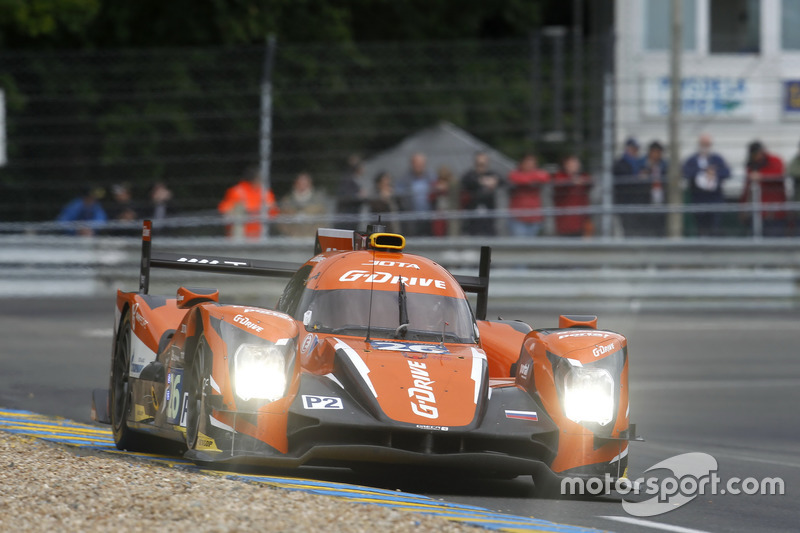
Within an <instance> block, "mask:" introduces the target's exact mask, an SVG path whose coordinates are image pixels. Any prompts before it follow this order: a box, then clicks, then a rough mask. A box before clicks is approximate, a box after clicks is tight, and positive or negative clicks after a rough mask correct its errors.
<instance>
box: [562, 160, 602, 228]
mask: <svg viewBox="0 0 800 533" xmlns="http://www.w3.org/2000/svg"><path fill="white" fill-rule="evenodd" d="M591 183H592V180H591V178H590V177H589V176H588V175H587V174H586V173H585V172H582V171H581V160H580V159H578V156H576V155H569V156H567V157H565V158H564V161H563V163H562V165H561V171H560V172H558V173H557V174H556V175H555V177H554V179H553V185H554V191H553V204H554V205H555V206H556V207H586V206H588V205H589V192H590V190H591V186H592V185H591ZM556 232H557V233H558V235H562V236H567V237H581V236H582V237H589V236H591V235H592V233H593V228H592V219H591V217H590V216H589V215H588V214H582V215H561V216H559V217H558V218H557V219H556Z"/></svg>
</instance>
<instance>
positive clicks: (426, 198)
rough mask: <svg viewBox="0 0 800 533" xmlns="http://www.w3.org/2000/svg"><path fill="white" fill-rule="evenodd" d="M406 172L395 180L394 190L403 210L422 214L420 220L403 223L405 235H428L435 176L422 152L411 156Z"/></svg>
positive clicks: (429, 232)
mask: <svg viewBox="0 0 800 533" xmlns="http://www.w3.org/2000/svg"><path fill="white" fill-rule="evenodd" d="M410 163H411V165H410V168H409V170H408V173H407V174H406V175H405V176H402V177H401V178H400V179H399V180H397V182H396V185H395V191H396V195H397V198H398V200H399V201H400V207H401V208H402V209H403V211H409V212H415V213H421V214H424V215H423V217H424V218H423V217H420V220H411V221H408V222H407V223H406V224H405V226H406V227H405V230H404V231H405V233H406V235H411V236H418V235H423V236H428V235H430V234H431V220H430V216H429V215H430V212H431V208H432V206H431V190H432V187H433V182H434V181H436V176H435V175H434V173H433V171H432V170H430V169H429V168H428V160H427V158H426V157H425V154H423V153H416V154H414V155H412V156H411V161H410Z"/></svg>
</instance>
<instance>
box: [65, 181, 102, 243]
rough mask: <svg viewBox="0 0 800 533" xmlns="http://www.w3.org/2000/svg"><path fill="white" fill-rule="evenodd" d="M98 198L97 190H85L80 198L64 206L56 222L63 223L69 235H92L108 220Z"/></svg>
mask: <svg viewBox="0 0 800 533" xmlns="http://www.w3.org/2000/svg"><path fill="white" fill-rule="evenodd" d="M100 196H101V194H100V193H99V192H98V190H95V189H91V188H87V189H85V190H84V192H83V194H82V195H81V196H79V197H78V198H75V199H74V200H72V201H71V202H69V203H68V204H67V205H65V206H64V208H63V209H62V210H61V213H59V215H58V217H57V218H56V220H57V221H58V222H62V223H63V227H64V230H65V231H66V232H67V233H68V234H70V235H82V236H85V237H89V236H92V235H94V234H95V231H96V230H97V229H98V228H99V227H102V225H103V224H105V222H106V220H108V217H107V216H106V212H105V211H104V210H103V207H102V206H101V205H100V201H99V198H100Z"/></svg>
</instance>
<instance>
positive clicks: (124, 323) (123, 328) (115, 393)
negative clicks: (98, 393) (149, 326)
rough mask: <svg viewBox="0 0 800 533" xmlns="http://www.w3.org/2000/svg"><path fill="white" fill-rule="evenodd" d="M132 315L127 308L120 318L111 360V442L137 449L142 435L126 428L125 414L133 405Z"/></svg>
mask: <svg viewBox="0 0 800 533" xmlns="http://www.w3.org/2000/svg"><path fill="white" fill-rule="evenodd" d="M132 334H133V333H132V331H131V314H130V312H129V311H127V312H126V313H125V314H124V315H123V316H122V320H120V325H119V331H118V332H117V338H116V342H115V343H114V355H113V356H112V359H111V391H110V394H111V397H110V401H109V405H110V407H111V413H110V415H111V430H112V432H113V433H114V443H115V444H116V446H117V448H118V449H120V450H130V451H140V450H141V449H142V448H143V447H144V442H143V439H142V436H141V435H137V434H136V433H135V432H133V431H131V430H130V428H128V416H129V414H130V412H131V406H132V405H133V391H132V390H131V381H130V365H131V335H132Z"/></svg>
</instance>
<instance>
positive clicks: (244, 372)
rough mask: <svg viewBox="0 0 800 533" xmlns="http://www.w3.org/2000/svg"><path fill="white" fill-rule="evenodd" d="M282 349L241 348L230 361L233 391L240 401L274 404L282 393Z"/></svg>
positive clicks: (261, 345)
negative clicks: (252, 400)
mask: <svg viewBox="0 0 800 533" xmlns="http://www.w3.org/2000/svg"><path fill="white" fill-rule="evenodd" d="M284 352H285V346H276V345H274V344H242V345H240V346H239V348H237V349H236V353H235V354H234V355H233V359H234V377H233V380H234V390H235V391H236V395H237V396H239V397H240V398H241V399H242V400H245V401H247V400H250V399H253V398H257V399H260V400H267V401H270V402H272V401H275V400H277V399H279V398H281V397H283V395H284V393H285V391H286V357H285V354H284Z"/></svg>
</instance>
